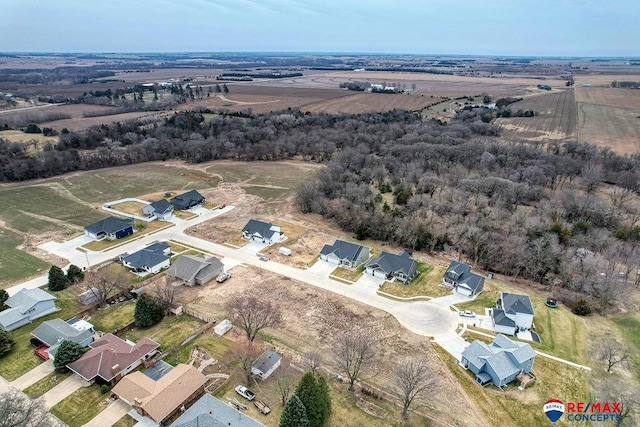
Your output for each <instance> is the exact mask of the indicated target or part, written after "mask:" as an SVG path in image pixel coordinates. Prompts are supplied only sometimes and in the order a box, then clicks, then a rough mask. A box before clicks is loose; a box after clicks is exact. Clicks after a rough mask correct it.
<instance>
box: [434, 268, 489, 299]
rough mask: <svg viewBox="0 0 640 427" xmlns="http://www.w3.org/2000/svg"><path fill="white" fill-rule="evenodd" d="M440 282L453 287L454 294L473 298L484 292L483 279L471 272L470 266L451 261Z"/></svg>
mask: <svg viewBox="0 0 640 427" xmlns="http://www.w3.org/2000/svg"><path fill="white" fill-rule="evenodd" d="M442 280H443V281H444V282H445V283H448V284H449V285H451V286H453V288H454V289H455V290H456V292H458V293H461V294H463V295H468V296H470V297H474V296H476V295H478V294H479V293H480V292H482V291H483V290H484V277H482V276H480V275H479V274H476V273H472V272H471V266H469V265H467V264H464V263H462V262H458V261H451V264H449V267H448V268H447V271H446V272H445V273H444V276H443V277H442Z"/></svg>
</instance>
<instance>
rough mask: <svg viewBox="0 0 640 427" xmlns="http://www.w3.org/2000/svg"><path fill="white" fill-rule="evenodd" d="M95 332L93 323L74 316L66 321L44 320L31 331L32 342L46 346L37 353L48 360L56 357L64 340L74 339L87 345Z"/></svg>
mask: <svg viewBox="0 0 640 427" xmlns="http://www.w3.org/2000/svg"><path fill="white" fill-rule="evenodd" d="M93 334H94V330H93V325H92V324H91V323H89V322H86V321H84V320H77V319H75V318H74V319H73V321H68V322H65V321H64V320H62V319H52V320H46V321H44V322H42V323H41V324H40V325H39V326H38V327H37V328H35V329H34V330H33V331H32V332H31V335H33V338H32V339H31V342H32V343H34V341H35V343H36V344H39V346H41V347H45V348H44V349H42V351H39V352H36V355H37V356H40V357H42V358H43V359H45V360H47V359H53V358H54V357H55V355H56V353H57V352H58V347H59V346H60V344H61V343H62V341H73V342H75V343H78V344H80V345H81V346H82V347H86V346H88V345H89V344H91V342H92V341H93Z"/></svg>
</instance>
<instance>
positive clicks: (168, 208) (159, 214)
mask: <svg viewBox="0 0 640 427" xmlns="http://www.w3.org/2000/svg"><path fill="white" fill-rule="evenodd" d="M142 213H143V214H145V215H146V216H148V217H156V218H157V219H167V218H171V216H172V215H173V205H172V204H171V203H169V202H168V201H166V200H165V199H160V200H158V201H157V202H153V203H150V204H148V205H147V206H145V207H144V208H142Z"/></svg>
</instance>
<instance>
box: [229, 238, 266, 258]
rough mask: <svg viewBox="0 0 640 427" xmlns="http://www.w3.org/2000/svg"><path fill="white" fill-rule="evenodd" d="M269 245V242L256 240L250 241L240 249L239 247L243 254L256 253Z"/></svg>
mask: <svg viewBox="0 0 640 427" xmlns="http://www.w3.org/2000/svg"><path fill="white" fill-rule="evenodd" d="M267 246H269V244H268V243H262V242H257V241H255V240H252V241H250V242H249V243H247V244H246V245H244V246H243V247H241V248H240V249H237V251H238V252H242V253H243V254H251V255H255V254H257V253H258V252H262V251H263V249H264V248H266V247H267Z"/></svg>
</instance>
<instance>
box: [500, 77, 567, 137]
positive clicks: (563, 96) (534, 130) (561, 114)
mask: <svg viewBox="0 0 640 427" xmlns="http://www.w3.org/2000/svg"><path fill="white" fill-rule="evenodd" d="M508 108H509V109H511V111H513V112H515V111H517V110H523V111H526V110H534V111H537V112H538V113H539V114H540V115H539V116H536V117H509V118H499V119H496V124H497V125H498V126H500V127H501V136H502V138H503V139H505V140H507V141H528V142H544V143H546V142H552V141H559V142H562V141H568V140H573V139H575V135H576V121H577V113H576V103H575V99H574V92H573V89H561V90H556V91H553V92H550V93H544V94H540V95H538V94H536V95H534V96H529V97H527V98H525V99H523V100H522V101H519V102H516V103H513V104H510V105H509V107H508Z"/></svg>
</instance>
